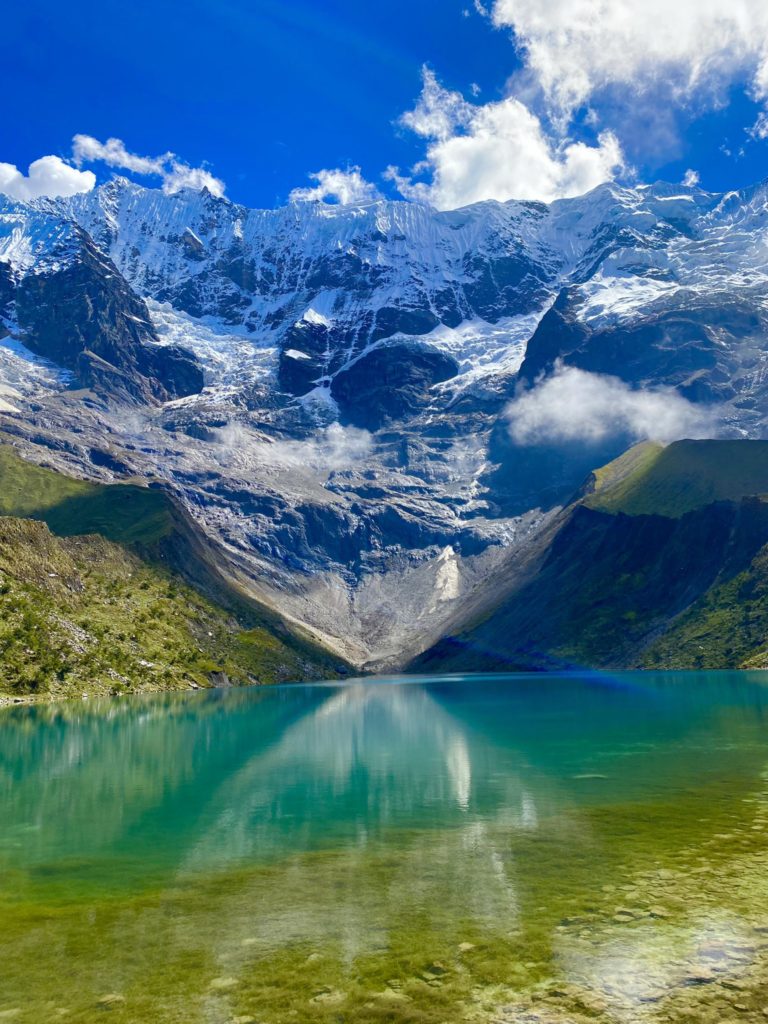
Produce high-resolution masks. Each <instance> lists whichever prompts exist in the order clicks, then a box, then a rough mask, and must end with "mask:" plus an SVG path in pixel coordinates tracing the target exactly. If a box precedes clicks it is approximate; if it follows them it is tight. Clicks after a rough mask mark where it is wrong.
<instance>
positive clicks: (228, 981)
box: [208, 978, 238, 992]
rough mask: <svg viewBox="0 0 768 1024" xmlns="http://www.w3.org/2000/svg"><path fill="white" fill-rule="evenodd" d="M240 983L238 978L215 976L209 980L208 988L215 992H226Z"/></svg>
mask: <svg viewBox="0 0 768 1024" xmlns="http://www.w3.org/2000/svg"><path fill="white" fill-rule="evenodd" d="M237 984H238V981H237V978H214V979H213V981H211V982H209V984H208V988H209V989H211V990H212V991H213V992H226V991H227V990H228V989H230V988H234V987H235V986H236V985H237Z"/></svg>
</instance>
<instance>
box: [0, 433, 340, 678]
mask: <svg viewBox="0 0 768 1024" xmlns="http://www.w3.org/2000/svg"><path fill="white" fill-rule="evenodd" d="M22 517H23V518H22ZM174 556H176V557H174ZM174 561H177V562H182V561H183V563H184V568H185V575H187V577H188V579H186V580H185V579H184V578H182V576H181V574H180V573H179V572H178V571H174V568H173V566H174ZM189 579H192V580H193V581H195V582H196V581H198V580H200V581H202V582H203V584H204V587H203V592H201V591H200V589H199V588H198V587H194V586H191V585H190V582H189ZM337 664H338V659H335V658H332V657H331V656H330V655H329V654H327V652H325V651H323V650H321V649H320V648H318V647H317V646H316V645H314V644H312V643H311V642H309V641H308V640H305V639H303V638H301V637H298V636H294V635H292V634H291V633H290V632H289V630H288V629H287V628H286V627H285V625H284V624H283V623H282V622H281V621H280V620H279V619H278V618H277V616H275V615H274V614H273V613H271V612H270V611H269V610H268V609H266V608H262V607H261V606H258V605H256V604H255V603H254V602H252V601H249V600H248V599H247V597H246V596H245V595H243V594H241V593H239V592H238V591H236V590H234V588H231V587H229V586H228V585H227V584H226V582H225V581H224V580H223V578H221V577H217V576H216V574H215V571H214V570H212V569H211V568H210V567H209V566H208V565H207V563H206V558H205V546H204V544H203V542H202V541H201V540H200V539H198V538H196V537H194V536H193V534H192V530H191V528H190V527H189V525H188V524H186V523H185V522H184V521H182V519H181V517H180V513H179V512H178V510H176V509H175V507H174V506H173V503H172V502H171V501H170V499H169V498H168V497H167V496H166V495H164V494H163V493H162V492H160V491H154V490H148V489H146V488H142V487H138V486H133V485H110V486H105V485H99V484H92V483H88V482H85V481H79V480H74V479H71V478H69V477H66V476H64V475H62V474H60V473H57V472H55V471H53V470H50V469H44V468H41V467H38V466H34V465H32V464H30V463H27V462H25V461H24V460H22V459H21V458H19V457H18V456H17V455H16V454H15V452H13V451H12V450H10V449H7V448H0V665H1V666H2V669H1V672H0V695H3V694H5V695H12V696H19V695H26V694H49V695H57V696H64V695H80V694H81V693H86V692H87V693H112V692H114V693H119V692H124V691H134V690H141V689H163V688H169V689H173V688H180V687H188V686H190V685H192V686H209V685H212V683H213V682H223V681H225V680H226V679H228V680H229V681H230V682H233V683H235V684H240V683H247V682H256V681H258V682H264V683H271V682H277V681H281V680H291V679H307V678H318V677H328V676H333V675H334V674H335V670H336V666H337Z"/></svg>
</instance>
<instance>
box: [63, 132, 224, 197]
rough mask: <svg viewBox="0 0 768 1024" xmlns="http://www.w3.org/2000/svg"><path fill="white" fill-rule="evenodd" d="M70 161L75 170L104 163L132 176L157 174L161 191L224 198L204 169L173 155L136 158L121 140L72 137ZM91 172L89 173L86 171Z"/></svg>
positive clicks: (221, 185) (220, 185) (218, 182)
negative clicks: (205, 191)
mask: <svg viewBox="0 0 768 1024" xmlns="http://www.w3.org/2000/svg"><path fill="white" fill-rule="evenodd" d="M72 158H73V160H74V162H75V163H76V164H77V166H78V167H81V166H82V165H83V164H84V163H96V162H101V163H105V164H106V165H107V166H108V167H115V168H118V169H120V170H125V171H132V172H133V173H135V174H147V175H156V176H157V177H159V178H162V182H163V191H164V192H167V193H173V192H178V191H179V190H180V189H182V188H191V189H195V190H196V191H202V189H204V188H207V189H208V191H209V192H210V193H211V194H212V195H214V196H223V195H224V191H225V188H226V186H225V185H224V182H223V181H221V180H220V179H219V178H215V177H214V176H213V175H212V174H211V173H210V171H207V170H206V169H205V168H204V167H190V166H189V164H185V163H183V162H182V161H181V160H177V159H176V157H175V156H174V154H173V153H163V154H162V156H138V155H137V154H136V153H131V152H129V151H128V149H127V148H126V146H125V143H124V142H123V141H122V139H107V141H106V142H99V140H98V139H95V138H93V136H92V135H75V137H74V138H73V140H72ZM87 173H90V172H87Z"/></svg>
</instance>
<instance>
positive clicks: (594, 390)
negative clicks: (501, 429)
mask: <svg viewBox="0 0 768 1024" xmlns="http://www.w3.org/2000/svg"><path fill="white" fill-rule="evenodd" d="M506 415H507V419H508V421H509V432H510V434H511V436H512V439H513V440H514V441H515V442H516V443H517V444H519V445H534V444H557V443H563V442H566V443H567V442H579V443H583V444H597V443H599V442H601V441H604V440H606V439H608V438H611V437H622V436H623V437H627V438H628V439H630V440H633V441H642V440H649V439H650V440H654V441H674V440H678V439H679V438H683V437H694V438H695V437H712V436H714V435H715V434H717V432H718V419H717V416H716V414H715V412H714V411H713V410H712V409H711V408H707V407H705V406H699V405H693V404H692V403H691V402H688V401H687V400H686V399H685V398H683V397H682V396H681V395H679V394H678V393H677V392H676V391H674V390H672V389H671V388H658V389H654V390H647V391H636V390H633V389H632V388H631V387H630V386H629V385H628V384H625V383H624V381H622V380H619V378H618V377H607V376H603V375H601V374H595V373H586V372H585V371H584V370H579V369H576V368H575V367H563V366H560V367H558V368H557V370H556V372H555V373H554V374H553V376H551V377H549V378H547V379H546V380H544V381H543V382H542V383H540V384H538V385H537V386H536V387H534V388H533V389H532V390H530V391H526V392H524V393H523V394H522V395H520V396H519V397H518V398H516V399H515V400H514V401H513V402H511V403H510V405H509V406H508V407H507V413H506Z"/></svg>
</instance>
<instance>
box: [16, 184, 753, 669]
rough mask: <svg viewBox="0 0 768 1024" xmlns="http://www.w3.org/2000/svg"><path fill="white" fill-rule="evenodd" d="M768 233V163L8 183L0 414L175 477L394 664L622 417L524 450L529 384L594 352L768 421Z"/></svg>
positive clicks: (242, 548) (22, 431) (62, 457)
mask: <svg viewBox="0 0 768 1024" xmlns="http://www.w3.org/2000/svg"><path fill="white" fill-rule="evenodd" d="M767 256H768V187H767V186H765V185H760V186H757V187H755V188H753V189H751V190H748V191H745V192H739V193H730V194H728V195H713V194H710V193H706V192H703V191H701V190H699V189H697V188H688V187H683V186H670V185H665V184H657V185H653V186H642V187H638V188H621V187H619V186H616V185H604V186H601V187H600V188H598V189H596V190H595V191H594V192H592V193H589V194H588V195H586V196H582V197H580V198H577V199H570V200H561V201H559V202H555V203H552V204H551V205H549V206H546V205H544V204H541V203H518V202H509V203H495V202H486V203H480V204H478V205H476V206H472V207H468V208H466V209H462V210H456V211H452V212H447V213H440V212H436V211H434V210H432V209H431V208H429V207H427V206H424V205H420V204H416V203H408V202H387V201H383V200H382V201H377V202H371V203H368V204H365V205H361V206H331V205H326V204H323V203H299V204H294V205H291V206H289V207H286V208H283V209H278V210H266V211H265V210H248V209H246V208H244V207H241V206H238V205H236V204H234V203H231V202H229V201H228V200H225V199H221V198H215V197H213V196H212V195H210V194H209V193H207V192H205V191H203V192H193V191H182V192H180V193H177V194H174V195H165V194H164V193H162V192H160V191H156V190H151V189H144V188H141V187H139V186H137V185H135V184H133V183H131V182H128V181H126V180H125V179H115V180H113V181H112V182H110V183H108V184H106V185H103V186H101V187H100V188H98V189H95V190H94V191H92V192H90V193H86V194H81V195H77V196H74V197H72V198H69V199H60V200H35V201H33V202H31V203H28V204H23V203H18V202H12V201H11V200H6V199H4V198H2V197H0V318H2V319H1V320H0V324H3V325H4V327H3V328H0V332H1V331H3V330H4V331H5V333H6V338H5V341H4V342H2V344H0V400H2V404H0V410H3V409H4V410H6V411H5V413H4V416H3V423H2V427H3V430H4V431H5V433H6V434H7V435H8V434H10V435H13V437H14V438H15V440H16V443H19V444H21V445H22V446H23V447H25V448H26V450H27V451H28V452H29V453H30V454H31V455H32V456H33V457H37V458H41V459H42V458H48V459H51V458H53V459H54V460H56V461H59V462H61V463H62V464H68V465H69V466H74V467H76V468H78V469H79V470H80V471H81V472H84V473H87V474H91V475H95V476H101V477H109V476H116V475H117V476H119V475H134V476H142V477H145V478H146V479H152V480H154V481H157V482H160V483H162V484H163V485H164V486H168V487H171V488H173V489H174V490H175V492H176V493H177V495H178V496H179V497H180V498H181V499H182V500H183V501H184V502H185V504H186V506H187V507H188V508H189V510H190V511H191V512H192V514H193V515H194V516H195V517H196V518H197V520H198V521H199V522H200V523H201V524H202V526H203V527H204V528H205V529H206V531H207V532H208V533H209V535H210V536H211V537H213V538H215V539H216V541H217V542H218V543H219V544H220V545H221V551H222V557H223V558H225V559H226V560H227V562H228V563H229V566H230V572H231V574H232V575H234V576H236V577H237V578H238V579H239V580H240V582H242V584H243V585H244V586H246V587H247V588H249V589H250V590H251V591H252V592H253V593H254V594H257V595H258V596H260V597H261V598H263V599H264V600H267V601H268V602H269V603H271V604H272V605H274V606H276V607H278V609H279V610H280V611H281V612H282V613H283V614H284V615H285V616H287V617H289V618H291V619H294V620H296V621H297V622H300V623H302V624H303V625H305V626H307V627H309V628H311V629H312V630H313V631H314V632H315V633H316V635H318V636H319V637H320V638H322V639H324V640H325V641H326V642H328V643H330V644H331V645H332V646H335V647H336V648H337V649H338V650H340V651H343V653H345V654H346V655H347V656H349V657H350V658H352V659H353V660H356V661H358V662H360V663H365V662H369V661H373V662H376V663H382V664H384V663H396V662H398V661H401V660H402V659H403V657H404V656H405V655H406V654H407V653H409V652H412V651H414V650H415V649H417V648H418V647H419V646H425V645H426V644H427V643H428V642H429V641H430V640H431V639H432V638H434V637H435V636H436V635H437V634H438V633H439V631H440V629H441V628H442V626H443V625H444V623H445V622H446V621H447V620H448V619H449V618H451V617H452V616H455V615H456V614H458V613H459V612H458V610H459V609H460V608H461V606H462V603H463V602H466V601H467V600H468V598H469V597H470V595H473V594H475V593H476V592H477V590H478V588H480V589H482V588H484V587H488V586H492V585H493V586H496V585H498V580H497V579H496V576H495V573H496V570H497V568H498V571H499V572H500V573H501V572H502V569H503V571H504V572H505V573H507V572H508V570H509V566H510V565H513V564H514V559H515V558H517V557H520V558H522V557H523V551H524V547H525V544H524V541H525V539H526V538H527V537H528V536H530V534H531V532H532V531H535V530H537V529H538V528H540V527H541V525H542V524H543V523H545V522H546V521H547V518H548V515H549V514H550V512H549V511H548V510H549V509H551V508H552V507H554V506H555V505H556V504H557V503H558V502H561V501H562V500H564V499H565V498H566V497H567V496H568V495H569V492H570V491H571V490H572V489H573V488H574V487H575V486H577V485H578V483H579V481H580V478H581V477H583V475H584V474H585V472H586V471H587V470H588V469H590V468H592V466H594V465H595V464H597V462H598V461H599V460H600V458H603V457H604V456H612V455H615V454H618V449H619V448H620V447H621V445H622V444H623V443H625V439H621V438H611V439H609V440H608V441H607V442H606V445H605V446H604V449H605V450H602V449H601V450H600V451H599V452H596V451H595V450H594V449H593V448H590V447H589V446H588V445H582V446H577V447H578V450H576V449H574V446H570V447H569V448H567V450H564V449H562V447H558V446H556V445H555V446H547V445H546V444H544V445H541V446H538V447H537V448H535V449H531V448H525V449H524V448H521V447H520V446H516V445H515V444H513V443H512V441H511V440H510V438H509V433H508V430H507V422H506V418H505V408H506V405H507V403H508V402H509V401H510V399H511V398H512V397H513V396H514V395H515V392H516V389H519V388H520V387H522V386H528V387H535V386H536V385H537V382H539V381H541V379H542V378H546V377H547V375H549V374H551V373H552V372H553V371H555V368H556V367H559V366H562V365H572V366H575V367H579V368H580V369H582V370H585V371H590V372H592V373H608V374H611V375H614V376H617V377H620V378H622V379H623V380H625V381H626V382H627V383H628V384H630V385H631V386H632V387H635V388H649V387H650V388H658V387H659V386H662V385H663V386H665V387H669V388H673V389H676V390H677V391H678V392H679V393H680V394H681V395H682V396H684V397H685V398H686V399H687V400H689V401H690V402H693V403H707V404H711V405H714V406H716V407H717V410H718V418H719V420H720V422H721V423H722V424H723V428H722V429H724V430H725V431H726V432H730V433H732V434H734V435H735V436H744V435H746V436H760V435H761V434H762V432H763V425H764V423H765V421H766V417H768V394H767V393H766V380H765V377H766V374H765V360H766V345H765V341H764V339H765V330H766V319H767V317H768V313H767V312H766V300H767V299H768V272H767V271H766V267H768V259H766V257H767ZM22 382H23V383H22ZM83 389H85V390H83ZM614 449H616V450H614ZM494 580H495V581H496V582H494ZM489 581H491V582H489Z"/></svg>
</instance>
